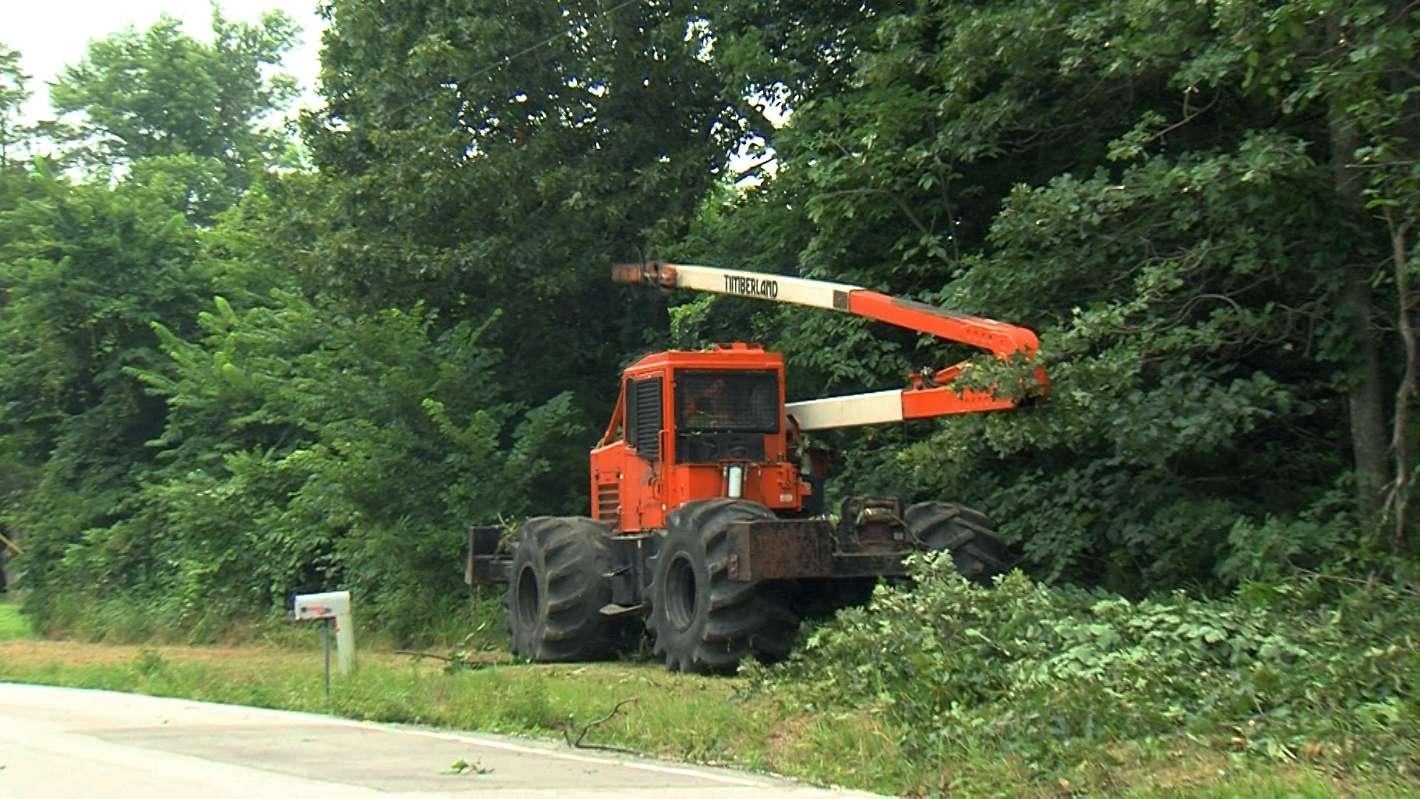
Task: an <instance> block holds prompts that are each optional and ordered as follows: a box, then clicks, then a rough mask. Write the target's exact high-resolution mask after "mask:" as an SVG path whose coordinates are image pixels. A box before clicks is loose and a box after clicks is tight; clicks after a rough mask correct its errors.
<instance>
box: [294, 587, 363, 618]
mask: <svg viewBox="0 0 1420 799" xmlns="http://www.w3.org/2000/svg"><path fill="white" fill-rule="evenodd" d="M292 612H293V615H294V616H295V617H296V621H315V620H316V619H339V618H340V617H341V616H346V617H348V616H349V615H350V592H349V591H331V592H329V593H326V594H297V595H296V604H295V607H293V608H292ZM337 623H338V622H337Z"/></svg>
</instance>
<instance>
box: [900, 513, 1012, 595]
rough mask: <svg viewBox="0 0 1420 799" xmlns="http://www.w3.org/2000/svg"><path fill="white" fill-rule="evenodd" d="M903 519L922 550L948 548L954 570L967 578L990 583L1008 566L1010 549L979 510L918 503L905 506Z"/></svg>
mask: <svg viewBox="0 0 1420 799" xmlns="http://www.w3.org/2000/svg"><path fill="white" fill-rule="evenodd" d="M903 520H904V521H905V522H907V529H908V532H910V533H911V534H912V536H913V538H914V539H915V540H916V541H917V542H918V544H919V545H920V546H921V547H922V548H923V549H926V550H929V551H933V552H939V551H941V550H943V549H945V550H949V551H950V552H951V554H952V563H953V564H954V565H955V566H956V569H957V571H958V572H960V573H961V575H962V576H963V577H965V578H967V579H968V580H973V581H976V582H979V583H986V582H990V580H991V578H992V577H994V576H995V575H997V574H1001V573H1003V572H1005V571H1006V570H1007V569H1009V568H1010V567H1011V553H1010V550H1008V549H1007V548H1006V545H1005V544H1004V543H1002V541H1001V539H1000V538H997V537H996V532H995V525H993V524H992V523H991V520H990V519H989V518H987V517H986V515H985V514H983V513H981V512H980V511H977V510H973V509H971V508H968V507H966V506H965V505H956V504H953V503H950V502H919V503H917V504H916V505H913V506H911V507H909V508H908V509H907V512H906V513H904V514H903Z"/></svg>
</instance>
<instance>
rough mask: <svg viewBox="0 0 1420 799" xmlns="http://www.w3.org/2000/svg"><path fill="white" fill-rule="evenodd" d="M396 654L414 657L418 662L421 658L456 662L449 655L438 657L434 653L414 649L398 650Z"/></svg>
mask: <svg viewBox="0 0 1420 799" xmlns="http://www.w3.org/2000/svg"><path fill="white" fill-rule="evenodd" d="M394 653H395V654H396V655H409V656H410V657H413V658H415V659H416V660H417V659H419V658H433V659H435V660H442V661H444V662H445V663H453V662H454V659H453V658H451V657H449V656H448V655H436V654H434V653H433V652H416V651H415V650H413V649H396V650H395V651H394Z"/></svg>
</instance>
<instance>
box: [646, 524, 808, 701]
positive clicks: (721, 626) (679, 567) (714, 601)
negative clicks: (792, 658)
mask: <svg viewBox="0 0 1420 799" xmlns="http://www.w3.org/2000/svg"><path fill="white" fill-rule="evenodd" d="M773 518H775V516H774V514H773V513H771V512H770V511H769V509H768V508H765V507H764V506H763V505H759V504H757V503H754V502H746V501H742V500H733V499H711V500H705V501H702V502H688V503H686V504H685V505H683V506H681V507H680V508H677V509H676V510H674V511H672V512H671V515H670V518H669V519H668V520H667V531H666V538H665V541H664V542H663V543H662V545H661V550H660V552H659V553H658V554H657V556H656V561H655V566H654V568H653V569H652V578H651V587H650V591H649V592H648V593H649V600H650V605H651V612H650V615H649V617H648V619H647V626H648V627H649V628H650V631H651V634H652V635H653V636H655V649H654V651H655V653H656V654H657V655H658V656H660V657H661V659H662V660H663V661H664V662H665V664H666V667H667V668H669V669H671V670H672V671H690V672H698V673H722V674H723V673H732V672H734V671H735V669H736V668H737V667H738V666H739V663H740V660H742V659H743V658H744V657H745V656H746V655H749V654H754V655H755V656H756V657H758V658H759V659H760V660H765V661H772V660H778V659H781V658H783V657H785V656H787V655H788V654H789V649H790V647H791V646H792V645H793V643H794V635H795V633H796V632H797V631H798V628H799V618H798V616H796V615H795V614H794V612H793V611H791V610H790V609H789V600H788V598H787V597H786V596H784V593H783V591H782V589H781V587H779V586H776V585H773V584H771V583H767V582H737V581H732V580H731V579H730V574H729V558H730V540H729V529H730V525H731V524H733V523H735V522H741V521H755V520H758V519H773Z"/></svg>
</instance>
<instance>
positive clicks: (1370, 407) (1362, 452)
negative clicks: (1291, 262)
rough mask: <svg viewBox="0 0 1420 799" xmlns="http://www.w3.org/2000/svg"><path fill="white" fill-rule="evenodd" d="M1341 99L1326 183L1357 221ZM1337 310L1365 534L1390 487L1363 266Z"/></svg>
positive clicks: (1331, 28)
mask: <svg viewBox="0 0 1420 799" xmlns="http://www.w3.org/2000/svg"><path fill="white" fill-rule="evenodd" d="M1341 34H1342V31H1341V23H1340V19H1339V18H1338V17H1337V16H1336V15H1333V16H1332V17H1331V18H1330V19H1329V20H1328V21H1327V38H1328V44H1331V43H1334V42H1337V41H1339V40H1340V39H1341ZM1346 99H1347V98H1340V97H1334V98H1332V100H1331V113H1330V119H1329V123H1328V127H1329V132H1330V134H1331V167H1332V179H1333V181H1334V185H1335V187H1336V193H1337V195H1338V197H1339V198H1340V199H1341V203H1342V206H1343V209H1344V211H1345V212H1346V213H1348V214H1354V215H1355V216H1356V217H1357V218H1359V217H1361V216H1362V215H1363V214H1364V213H1365V197H1364V196H1363V194H1362V189H1363V188H1364V186H1363V184H1362V176H1361V175H1360V174H1359V173H1360V170H1358V169H1354V168H1353V166H1352V165H1353V164H1354V163H1355V154H1356V147H1357V144H1358V139H1357V134H1356V129H1355V127H1354V126H1353V124H1352V123H1351V121H1350V120H1349V119H1348V115H1347V113H1346V108H1345V102H1346ZM1342 281H1343V284H1342V292H1341V307H1340V308H1339V309H1338V310H1339V311H1340V313H1341V317H1342V320H1343V321H1344V323H1345V325H1346V330H1347V333H1348V336H1349V338H1350V339H1351V343H1352V345H1353V350H1352V355H1353V358H1354V362H1353V363H1352V367H1351V375H1350V377H1351V380H1350V387H1349V389H1348V391H1347V397H1346V405H1347V410H1348V413H1349V417H1350V418H1349V421H1350V428H1351V455H1352V458H1353V459H1354V460H1355V464H1356V510H1357V513H1358V514H1359V515H1360V522H1361V525H1362V526H1363V527H1364V528H1365V529H1368V530H1369V529H1375V526H1376V525H1377V524H1378V523H1379V521H1380V516H1381V511H1382V508H1383V507H1384V503H1385V495H1386V488H1387V486H1388V485H1389V483H1390V464H1389V458H1388V455H1389V452H1388V444H1389V443H1390V442H1389V441H1388V440H1387V436H1386V409H1385V393H1386V392H1385V381H1384V378H1383V374H1382V371H1381V354H1380V346H1379V343H1378V342H1377V340H1376V339H1377V331H1376V328H1375V325H1374V324H1373V323H1372V322H1373V319H1372V317H1373V315H1374V308H1373V305H1374V303H1373V299H1372V297H1371V274H1370V270H1369V269H1368V267H1367V266H1365V265H1364V264H1359V263H1355V262H1354V261H1353V262H1352V263H1348V264H1346V265H1345V266H1344V267H1343V272H1342Z"/></svg>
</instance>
